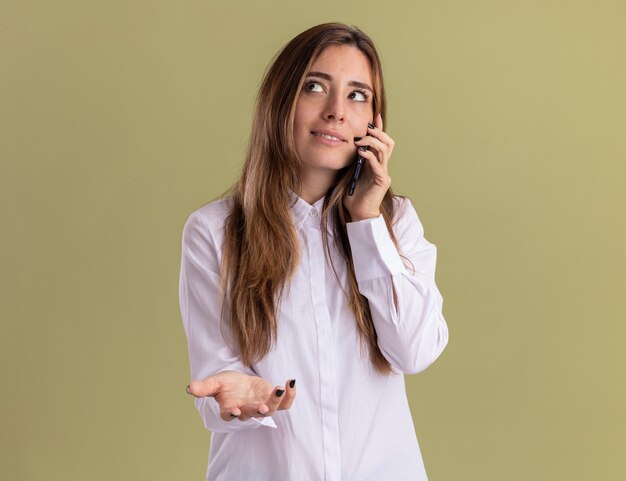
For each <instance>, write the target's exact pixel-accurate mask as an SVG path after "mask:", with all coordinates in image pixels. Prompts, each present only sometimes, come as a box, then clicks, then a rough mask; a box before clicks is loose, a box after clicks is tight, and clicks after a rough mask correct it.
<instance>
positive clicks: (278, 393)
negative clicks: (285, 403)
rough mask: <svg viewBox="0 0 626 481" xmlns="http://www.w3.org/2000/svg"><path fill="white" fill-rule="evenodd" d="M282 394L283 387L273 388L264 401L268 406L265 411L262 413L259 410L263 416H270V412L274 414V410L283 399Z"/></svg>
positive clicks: (283, 391)
mask: <svg viewBox="0 0 626 481" xmlns="http://www.w3.org/2000/svg"><path fill="white" fill-rule="evenodd" d="M284 395H285V389H284V388H283V387H276V388H274V390H273V391H272V393H271V394H270V397H269V399H268V400H267V401H265V405H266V406H267V408H268V410H267V412H265V413H263V412H262V411H261V413H262V414H263V415H264V416H271V415H272V414H274V413H275V412H276V410H277V409H278V406H279V405H280V402H281V401H282V400H283V396H284Z"/></svg>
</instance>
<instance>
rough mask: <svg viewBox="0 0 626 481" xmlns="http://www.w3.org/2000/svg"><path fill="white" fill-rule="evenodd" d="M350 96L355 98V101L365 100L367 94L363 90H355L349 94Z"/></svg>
mask: <svg viewBox="0 0 626 481" xmlns="http://www.w3.org/2000/svg"><path fill="white" fill-rule="evenodd" d="M350 96H351V97H350V98H352V99H353V100H356V101H357V102H366V101H367V99H368V98H369V96H368V95H367V94H366V93H365V92H361V91H360V90H355V91H354V92H352V93H351V94H350Z"/></svg>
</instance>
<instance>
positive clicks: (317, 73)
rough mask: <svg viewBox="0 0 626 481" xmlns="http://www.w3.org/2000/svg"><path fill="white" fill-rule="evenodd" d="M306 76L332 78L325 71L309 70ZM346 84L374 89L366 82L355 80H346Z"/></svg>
mask: <svg viewBox="0 0 626 481" xmlns="http://www.w3.org/2000/svg"><path fill="white" fill-rule="evenodd" d="M306 76H307V77H319V78H323V79H325V80H332V79H333V76H332V75H330V74H327V73H325V72H309V73H308V74H307V75H306ZM348 85H350V86H351V87H361V88H363V89H367V90H369V91H370V92H373V91H374V90H372V87H370V86H369V85H367V84H366V83H363V82H358V81H356V80H350V81H349V82H348Z"/></svg>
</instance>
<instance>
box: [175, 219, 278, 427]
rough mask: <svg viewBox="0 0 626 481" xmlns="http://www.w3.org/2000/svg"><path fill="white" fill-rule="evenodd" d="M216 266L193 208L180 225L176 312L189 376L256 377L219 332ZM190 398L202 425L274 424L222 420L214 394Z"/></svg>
mask: <svg viewBox="0 0 626 481" xmlns="http://www.w3.org/2000/svg"><path fill="white" fill-rule="evenodd" d="M219 271H220V269H219V260H218V257H217V249H216V248H215V245H214V242H213V239H212V237H211V235H210V232H209V229H208V227H207V226H206V224H205V222H204V220H203V219H202V217H201V215H200V214H199V213H198V212H194V213H193V214H191V215H190V216H189V218H188V219H187V222H186V223H185V226H184V228H183V239H182V255H181V268H180V284H179V300H180V311H181V315H182V319H183V325H184V327H185V333H186V335H187V341H188V348H189V363H190V367H191V379H192V380H204V379H206V378H208V377H209V376H213V375H215V374H217V373H219V372H222V371H238V372H241V373H244V374H248V375H250V376H256V374H255V373H254V372H253V371H252V370H251V369H248V368H246V367H245V366H244V365H243V364H242V363H241V360H240V359H239V356H238V355H237V353H236V352H234V351H233V350H232V349H231V348H230V347H229V346H228V345H227V343H226V342H225V341H224V337H223V336H222V332H221V329H220V319H221V310H222V296H221V288H220V275H219V274H218V273H219ZM194 387H195V386H194ZM270 390H271V385H270ZM194 402H195V405H196V408H197V409H198V411H199V413H200V416H201V418H202V421H203V422H204V426H205V427H206V429H208V430H210V431H214V432H220V433H226V432H233V431H238V430H241V429H250V428H258V427H260V426H270V427H274V428H275V427H276V424H275V423H274V421H273V419H272V418H271V416H268V417H264V418H250V419H248V420H246V421H242V420H239V419H234V420H232V421H225V420H224V419H223V418H222V416H221V414H220V413H221V409H220V405H219V404H218V402H217V401H216V399H215V398H214V397H204V396H201V397H196V398H195V399H194Z"/></svg>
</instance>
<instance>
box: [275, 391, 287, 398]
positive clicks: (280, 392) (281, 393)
mask: <svg viewBox="0 0 626 481" xmlns="http://www.w3.org/2000/svg"><path fill="white" fill-rule="evenodd" d="M284 392H285V390H284V389H277V390H276V396H278V397H281V396H282V395H283V393H284Z"/></svg>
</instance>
